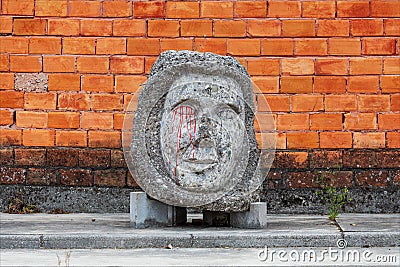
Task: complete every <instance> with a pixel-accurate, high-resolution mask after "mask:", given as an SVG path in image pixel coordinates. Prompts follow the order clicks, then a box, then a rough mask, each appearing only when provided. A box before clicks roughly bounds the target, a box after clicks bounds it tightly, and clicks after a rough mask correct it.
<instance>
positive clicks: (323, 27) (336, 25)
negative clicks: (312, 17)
mask: <svg viewBox="0 0 400 267" xmlns="http://www.w3.org/2000/svg"><path fill="white" fill-rule="evenodd" d="M349 29H350V23H349V21H348V20H319V21H318V30H317V35H318V36H327V37H331V36H349Z"/></svg>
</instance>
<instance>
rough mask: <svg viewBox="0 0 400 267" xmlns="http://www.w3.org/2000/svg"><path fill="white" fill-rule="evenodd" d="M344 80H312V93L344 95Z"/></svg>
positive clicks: (323, 77) (317, 78)
mask: <svg viewBox="0 0 400 267" xmlns="http://www.w3.org/2000/svg"><path fill="white" fill-rule="evenodd" d="M345 92H346V79H345V78H344V77H337V76H336V77H335V76H326V77H325V76H319V77H315V78H314V93H345Z"/></svg>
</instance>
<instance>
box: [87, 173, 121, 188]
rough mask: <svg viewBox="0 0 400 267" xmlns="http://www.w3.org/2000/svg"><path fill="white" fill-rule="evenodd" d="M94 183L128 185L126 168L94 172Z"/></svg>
mask: <svg viewBox="0 0 400 267" xmlns="http://www.w3.org/2000/svg"><path fill="white" fill-rule="evenodd" d="M93 174H94V184H95V185H100V186H118V187H123V186H126V170H121V169H110V170H97V171H94V172H93Z"/></svg>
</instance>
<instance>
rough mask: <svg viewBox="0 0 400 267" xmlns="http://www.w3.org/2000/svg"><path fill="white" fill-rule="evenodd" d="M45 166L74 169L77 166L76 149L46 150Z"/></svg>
mask: <svg viewBox="0 0 400 267" xmlns="http://www.w3.org/2000/svg"><path fill="white" fill-rule="evenodd" d="M46 162H47V165H49V166H52V167H59V166H64V167H76V166H78V150H77V149H48V150H47V160H46Z"/></svg>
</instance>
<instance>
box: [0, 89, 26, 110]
mask: <svg viewBox="0 0 400 267" xmlns="http://www.w3.org/2000/svg"><path fill="white" fill-rule="evenodd" d="M23 107H24V93H23V92H15V91H0V108H23Z"/></svg>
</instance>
